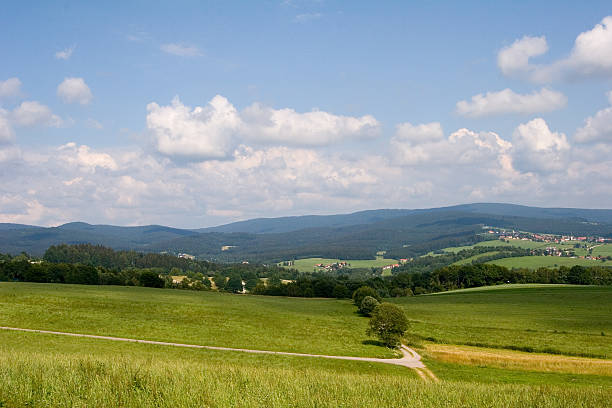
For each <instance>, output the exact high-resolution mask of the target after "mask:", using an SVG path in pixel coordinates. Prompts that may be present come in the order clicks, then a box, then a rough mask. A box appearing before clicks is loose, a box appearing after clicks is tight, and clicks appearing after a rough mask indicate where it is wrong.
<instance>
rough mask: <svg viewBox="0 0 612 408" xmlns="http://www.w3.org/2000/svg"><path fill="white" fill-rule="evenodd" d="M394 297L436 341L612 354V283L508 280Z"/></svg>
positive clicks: (414, 329)
mask: <svg viewBox="0 0 612 408" xmlns="http://www.w3.org/2000/svg"><path fill="white" fill-rule="evenodd" d="M392 301H393V302H394V303H397V304H399V305H401V306H402V307H404V309H405V310H406V313H407V314H408V316H409V318H410V319H411V321H412V327H411V331H412V332H414V333H416V334H418V335H421V336H423V337H432V338H433V339H435V341H437V342H442V343H450V344H481V345H488V346H491V347H522V348H530V349H533V350H535V351H554V352H560V353H565V354H568V355H572V354H574V355H576V354H578V355H597V356H605V357H606V358H612V287H593V286H585V287H569V286H561V287H557V286H547V287H527V288H523V287H516V286H511V287H507V288H506V289H505V290H480V291H478V290H476V291H465V292H460V291H457V292H449V293H442V294H439V295H436V296H415V297H409V298H399V299H394V300H392ZM602 332H603V333H604V334H605V335H603V336H602Z"/></svg>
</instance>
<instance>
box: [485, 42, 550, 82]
mask: <svg viewBox="0 0 612 408" xmlns="http://www.w3.org/2000/svg"><path fill="white" fill-rule="evenodd" d="M547 51H548V44H547V43H546V38H545V37H530V36H525V37H523V38H521V39H520V40H516V41H514V42H513V43H512V45H510V46H508V47H504V48H503V49H502V50H501V51H500V52H499V54H498V55H497V65H498V66H499V68H500V69H501V71H502V73H503V74H504V75H507V76H513V75H516V74H518V73H521V74H522V73H524V72H525V71H529V70H531V67H530V65H529V58H531V57H537V56H538V55H542V54H545V53H546V52H547Z"/></svg>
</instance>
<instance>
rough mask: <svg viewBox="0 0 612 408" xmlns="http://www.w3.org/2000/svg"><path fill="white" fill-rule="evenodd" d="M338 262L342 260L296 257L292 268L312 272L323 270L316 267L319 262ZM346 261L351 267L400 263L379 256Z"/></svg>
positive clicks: (371, 266)
mask: <svg viewBox="0 0 612 408" xmlns="http://www.w3.org/2000/svg"><path fill="white" fill-rule="evenodd" d="M336 262H341V260H340V259H330V258H304V259H296V260H295V263H294V265H293V266H292V267H291V268H295V269H297V270H298V271H300V272H312V271H314V270H322V268H317V267H315V265H317V264H323V265H329V264H332V263H336ZM344 262H347V263H348V264H349V265H350V266H349V267H350V268H380V267H382V266H386V265H393V264H396V263H398V260H397V259H387V258H383V257H382V256H377V257H376V259H349V260H344Z"/></svg>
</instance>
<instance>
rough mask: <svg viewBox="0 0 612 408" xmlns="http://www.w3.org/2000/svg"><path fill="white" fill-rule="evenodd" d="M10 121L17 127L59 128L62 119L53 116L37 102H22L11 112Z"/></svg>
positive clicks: (45, 107) (44, 106) (47, 108)
mask: <svg viewBox="0 0 612 408" xmlns="http://www.w3.org/2000/svg"><path fill="white" fill-rule="evenodd" d="M11 119H12V120H11V121H12V123H14V124H15V125H17V126H37V125H40V126H51V127H59V126H61V125H62V123H63V122H62V119H61V118H60V117H59V116H57V115H55V114H53V112H52V111H51V109H50V108H49V107H48V106H46V105H43V104H41V103H40V102H37V101H25V102H22V103H21V104H20V105H19V106H18V107H16V108H15V109H14V110H13V111H12V112H11Z"/></svg>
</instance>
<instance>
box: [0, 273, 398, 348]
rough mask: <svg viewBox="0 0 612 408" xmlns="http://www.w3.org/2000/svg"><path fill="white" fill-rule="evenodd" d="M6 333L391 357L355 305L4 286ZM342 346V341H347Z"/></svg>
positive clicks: (0, 293) (0, 314) (1, 313)
mask: <svg viewBox="0 0 612 408" xmlns="http://www.w3.org/2000/svg"><path fill="white" fill-rule="evenodd" d="M0 325H2V326H15V327H23V328H35V329H46V330H55V331H66V332H74V333H86V334H97V335H106V336H115V337H130V338H146V339H148V340H160V341H168V342H176V343H190V344H200V345H208V346H226V347H237V348H252V349H259V350H274V351H289V352H297V353H312V354H332V355H346V356H369V357H390V356H392V355H393V354H392V353H391V352H390V351H389V350H386V349H385V348H381V347H378V346H376V345H373V344H369V343H366V344H364V343H363V341H364V340H367V338H366V337H365V336H364V332H365V330H366V327H367V319H365V318H363V317H362V316H359V315H358V314H357V313H356V312H355V308H354V306H353V305H352V304H351V303H350V302H349V301H337V300H335V299H314V300H310V299H307V298H282V297H272V296H238V295H232V294H229V293H218V292H192V291H182V290H169V289H151V288H142V287H127V286H114V287H113V286H85V285H61V284H37V283H7V282H0ZM340 339H341V341H340Z"/></svg>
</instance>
